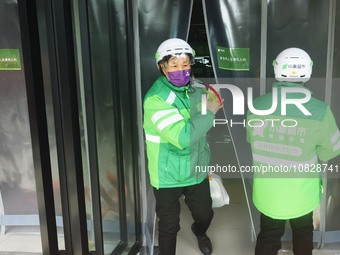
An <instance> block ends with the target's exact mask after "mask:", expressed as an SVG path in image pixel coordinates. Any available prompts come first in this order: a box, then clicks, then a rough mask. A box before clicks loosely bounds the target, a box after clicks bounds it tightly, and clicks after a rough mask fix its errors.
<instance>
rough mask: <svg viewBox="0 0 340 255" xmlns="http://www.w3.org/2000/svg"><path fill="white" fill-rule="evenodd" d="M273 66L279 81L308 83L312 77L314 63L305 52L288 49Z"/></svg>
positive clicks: (278, 57) (277, 58)
mask: <svg viewBox="0 0 340 255" xmlns="http://www.w3.org/2000/svg"><path fill="white" fill-rule="evenodd" d="M273 66H274V74H275V78H276V79H277V80H278V81H288V82H307V81H308V80H309V79H310V77H311V75H312V66H313V61H312V60H311V58H310V56H309V55H308V53H307V52H305V51H304V50H302V49H299V48H288V49H285V50H283V51H282V52H281V53H280V54H279V55H278V56H277V57H276V59H275V60H274V61H273Z"/></svg>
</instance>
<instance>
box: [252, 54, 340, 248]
mask: <svg viewBox="0 0 340 255" xmlns="http://www.w3.org/2000/svg"><path fill="white" fill-rule="evenodd" d="M312 64H313V62H312V60H311V58H310V57H309V55H308V54H307V53H306V52H305V51H303V50H302V49H298V48H288V49H286V50H284V51H282V52H281V53H280V54H279V55H278V56H277V58H276V59H275V60H274V62H273V65H274V73H275V78H276V79H277V80H278V82H275V83H274V84H273V91H272V93H268V94H265V95H263V96H260V97H258V98H256V99H255V100H254V102H253V106H254V108H255V109H257V110H268V109H271V107H272V105H274V106H275V105H276V109H275V111H274V112H273V113H271V114H269V115H259V114H253V113H251V112H250V111H248V116H247V123H248V125H247V140H248V142H249V143H250V144H251V149H252V155H253V166H254V168H253V169H254V172H255V173H254V182H253V202H254V204H255V206H256V208H257V209H258V210H259V211H260V212H261V218H260V222H261V223H260V227H261V229H260V233H259V234H258V237H257V242H256V247H255V254H256V255H274V254H275V255H276V254H277V252H278V250H280V249H281V237H282V236H283V234H284V231H285V223H286V220H289V222H290V225H291V228H292V232H293V239H292V241H293V252H294V254H295V255H312V250H313V229H314V228H313V218H312V217H313V210H314V209H315V208H316V207H317V206H318V205H319V203H320V198H321V192H322V182H321V178H320V175H321V174H322V173H323V172H324V171H325V170H326V168H325V167H324V165H321V164H320V162H322V161H327V160H329V159H332V158H334V157H336V156H337V155H339V154H340V133H339V130H338V127H337V125H336V121H335V119H334V117H333V114H332V112H331V110H330V108H329V106H328V105H327V104H325V103H324V102H322V101H319V100H317V99H315V98H313V97H311V96H310V95H311V91H310V90H308V89H307V88H306V87H305V86H304V83H305V82H307V81H308V80H309V79H310V77H311V73H312ZM276 98H277V101H276ZM275 101H276V102H275ZM329 167H332V166H329ZM255 169H256V171H255Z"/></svg>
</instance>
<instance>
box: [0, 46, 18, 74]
mask: <svg viewBox="0 0 340 255" xmlns="http://www.w3.org/2000/svg"><path fill="white" fill-rule="evenodd" d="M0 70H21V63H20V53H19V50H18V49H0Z"/></svg>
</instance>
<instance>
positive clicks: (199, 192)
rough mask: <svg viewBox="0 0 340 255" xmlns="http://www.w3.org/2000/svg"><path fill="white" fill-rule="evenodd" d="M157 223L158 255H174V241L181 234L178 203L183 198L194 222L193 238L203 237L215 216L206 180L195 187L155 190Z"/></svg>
mask: <svg viewBox="0 0 340 255" xmlns="http://www.w3.org/2000/svg"><path fill="white" fill-rule="evenodd" d="M154 195H155V198H156V213H157V217H158V219H159V222H158V243H159V250H160V255H165V254H175V252H176V237H177V232H178V231H179V230H180V224H179V222H180V218H179V215H180V210H181V207H180V202H179V199H180V198H181V197H182V195H184V196H185V199H184V201H185V203H186V205H187V206H188V208H189V210H190V212H191V215H192V217H193V219H194V223H193V228H194V229H195V234H196V235H203V234H205V232H206V231H207V229H208V228H209V226H210V223H211V220H212V218H213V215H214V211H213V210H212V207H211V206H212V201H211V197H210V187H209V180H208V179H205V180H204V181H203V182H201V183H200V184H197V185H192V186H188V187H180V188H160V189H158V190H157V189H154Z"/></svg>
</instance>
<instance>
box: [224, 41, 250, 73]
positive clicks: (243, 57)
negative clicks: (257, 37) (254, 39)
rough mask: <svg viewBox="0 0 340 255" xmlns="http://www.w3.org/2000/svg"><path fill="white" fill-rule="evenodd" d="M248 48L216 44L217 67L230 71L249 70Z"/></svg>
mask: <svg viewBox="0 0 340 255" xmlns="http://www.w3.org/2000/svg"><path fill="white" fill-rule="evenodd" d="M249 58H250V50H249V48H224V47H219V46H217V59H218V68H220V69H225V70H232V71H249Z"/></svg>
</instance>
